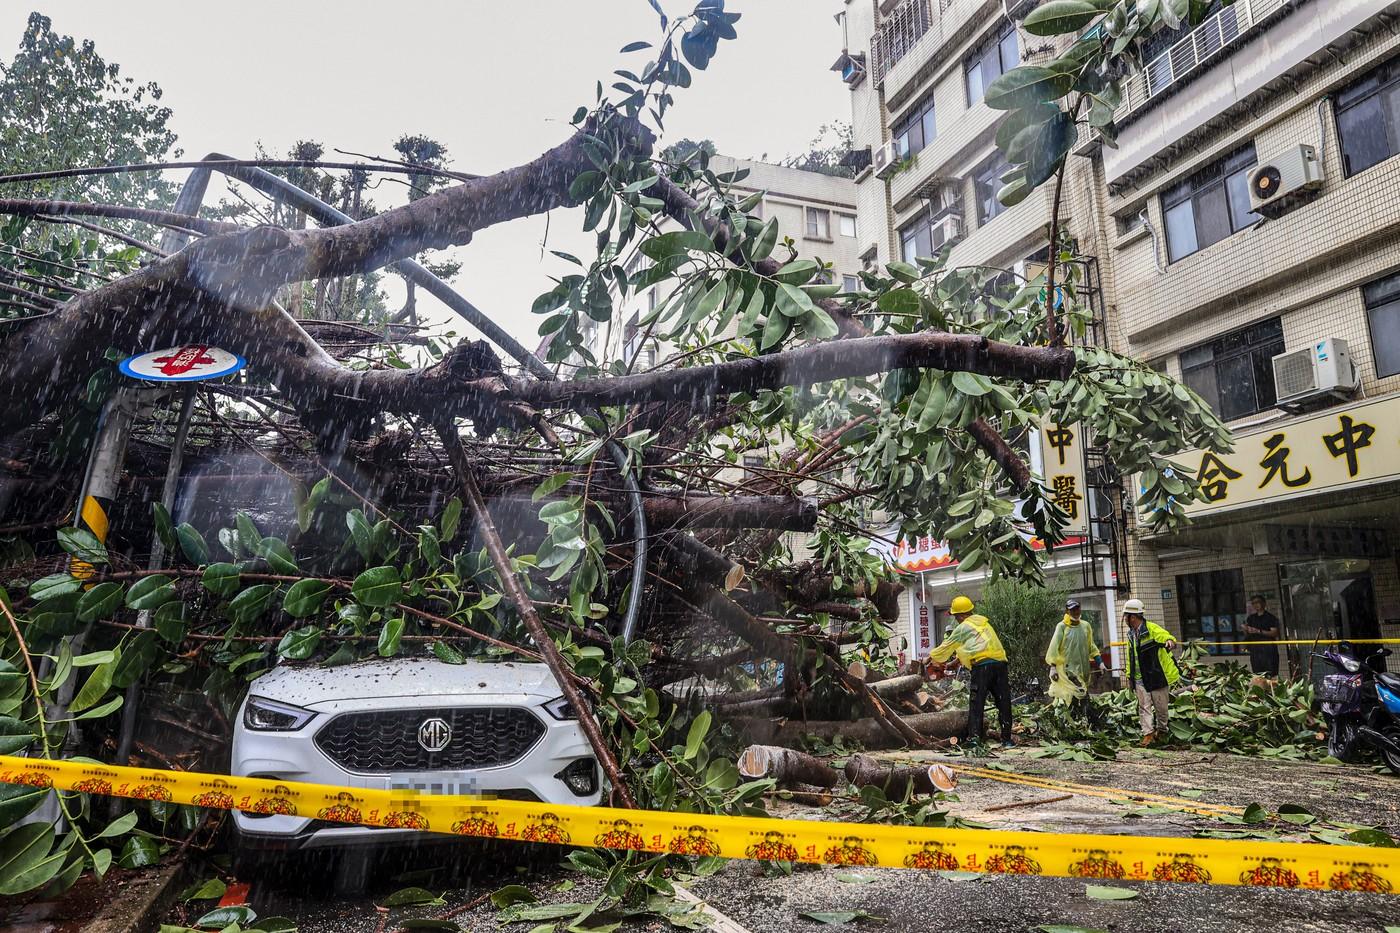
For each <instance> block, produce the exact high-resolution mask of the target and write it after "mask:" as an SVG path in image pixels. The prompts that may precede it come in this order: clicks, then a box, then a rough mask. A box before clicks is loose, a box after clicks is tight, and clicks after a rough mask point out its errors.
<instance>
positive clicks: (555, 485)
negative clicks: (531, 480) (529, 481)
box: [530, 473, 574, 502]
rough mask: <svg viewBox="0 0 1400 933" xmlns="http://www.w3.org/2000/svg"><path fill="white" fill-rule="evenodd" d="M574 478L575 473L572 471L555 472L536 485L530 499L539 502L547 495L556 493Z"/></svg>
mask: <svg viewBox="0 0 1400 933" xmlns="http://www.w3.org/2000/svg"><path fill="white" fill-rule="evenodd" d="M573 478H574V474H572V473H555V474H554V475H553V476H550V477H548V478H546V479H545V481H544V482H542V483H540V484H539V486H537V487H535V491H534V492H533V493H531V494H530V501H532V502H539V501H540V500H541V499H543V498H545V497H547V496H552V495H554V494H555V493H556V492H558V491H559V490H560V489H563V488H564V487H565V486H567V485H568V484H569V481H570V480H572V479H573Z"/></svg>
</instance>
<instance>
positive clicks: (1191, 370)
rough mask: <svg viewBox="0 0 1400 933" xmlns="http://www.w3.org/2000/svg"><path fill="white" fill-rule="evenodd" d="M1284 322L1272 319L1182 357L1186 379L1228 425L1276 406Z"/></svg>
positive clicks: (1200, 347)
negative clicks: (1276, 362) (1276, 374)
mask: <svg viewBox="0 0 1400 933" xmlns="http://www.w3.org/2000/svg"><path fill="white" fill-rule="evenodd" d="M1283 349H1284V347H1283V321H1282V319H1280V318H1271V319H1269V320H1267V321H1261V322H1259V323H1258V324H1254V325H1251V326H1250V327H1246V328H1245V329H1244V330H1237V331H1235V332H1234V333H1231V334H1226V335H1225V336H1223V337H1217V338H1216V339H1215V340H1212V341H1211V342H1210V343H1206V344H1202V345H1201V346H1198V347H1193V348H1191V349H1190V350H1187V351H1185V352H1183V353H1182V354H1181V378H1182V381H1184V382H1185V383H1186V384H1187V385H1188V386H1190V387H1191V388H1192V389H1194V390H1195V391H1196V393H1197V394H1198V395H1200V396H1201V398H1203V399H1205V400H1206V402H1207V403H1208V404H1209V405H1210V407H1211V408H1213V409H1215V413H1216V414H1218V415H1219V416H1220V417H1221V418H1224V419H1225V420H1226V421H1232V420H1234V419H1235V418H1243V417H1244V416H1245V415H1252V414H1254V413H1255V412H1260V411H1263V410H1264V409H1266V408H1273V407H1274V402H1275V401H1277V395H1276V394H1275V389H1274V364H1273V358H1274V357H1275V356H1278V355H1279V354H1280V353H1282V352H1283Z"/></svg>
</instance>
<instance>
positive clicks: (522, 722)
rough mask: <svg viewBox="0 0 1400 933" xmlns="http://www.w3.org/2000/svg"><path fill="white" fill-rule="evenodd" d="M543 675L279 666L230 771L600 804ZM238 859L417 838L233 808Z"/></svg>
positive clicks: (506, 666)
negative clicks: (280, 851) (276, 851)
mask: <svg viewBox="0 0 1400 933" xmlns="http://www.w3.org/2000/svg"><path fill="white" fill-rule="evenodd" d="M561 692H562V691H561V690H560V689H559V684H558V682H557V681H556V680H555V679H554V676H553V675H552V674H551V673H550V672H549V669H548V668H547V667H545V666H544V665H543V664H515V663H510V662H504V661H502V662H486V661H468V662H467V663H465V664H445V663H443V662H441V661H438V660H436V659H431V658H394V659H390V660H374V661H361V662H359V663H356V664H348V665H344V666H340V667H332V668H318V667H278V668H274V669H273V670H272V671H270V672H268V673H267V674H264V675H263V676H262V677H259V678H258V679H257V680H255V681H253V683H252V684H251V686H250V687H249V691H248V696H247V698H246V699H245V700H244V701H243V705H242V707H241V708H240V709H239V711H238V718H237V723H236V725H235V726H234V732H233V761H232V765H231V771H230V773H231V774H234V775H240V776H250V777H262V778H268V779H274V780H288V781H309V782H312V783H317V784H335V785H340V786H344V787H364V788H386V789H390V788H409V787H411V788H415V789H417V790H420V791H427V792H430V793H442V794H490V795H493V796H495V797H499V798H506V799H512V800H530V801H535V800H538V801H543V802H546V803H569V804H578V805H582V806H593V805H596V804H597V803H598V802H599V801H600V800H601V798H602V781H601V777H600V775H599V771H598V763H597V760H596V759H595V758H594V756H593V750H592V748H591V747H590V746H589V744H588V739H587V738H586V737H585V736H584V734H583V730H582V729H580V728H579V724H578V721H577V719H576V718H575V716H574V711H573V710H572V709H571V708H570V706H569V704H568V703H567V702H566V701H565V700H564V698H563V697H562V696H561V695H560V694H561ZM233 823H234V828H235V831H236V833H237V837H238V850H239V853H240V855H241V856H243V857H253V856H255V855H256V853H258V852H259V851H266V850H283V851H286V850H293V849H298V850H299V849H308V848H317V847H326V846H353V845H366V844H368V845H379V844H382V843H386V842H394V841H400V840H404V839H407V838H411V837H413V836H415V835H416V836H418V837H419V838H421V834H416V833H414V832H413V831H412V830H400V829H381V828H375V827H368V826H347V825H345V824H343V823H334V822H328V821H324V820H317V819H312V818H308V817H305V816H286V815H280V814H276V813H268V814H260V813H244V812H242V811H238V810H235V811H234V814H233Z"/></svg>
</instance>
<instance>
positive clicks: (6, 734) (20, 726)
mask: <svg viewBox="0 0 1400 933" xmlns="http://www.w3.org/2000/svg"><path fill="white" fill-rule="evenodd" d="M37 738H39V733H38V732H36V731H35V730H34V729H32V728H31V727H30V726H29V724H28V723H26V722H24V721H23V720H20V719H15V718H14V717H13V716H0V755H13V754H14V753H15V752H18V751H21V750H23V749H25V748H28V747H29V746H30V745H31V744H32V743H33V742H34V740H35V739H37ZM3 803H4V802H3V801H0V806H3Z"/></svg>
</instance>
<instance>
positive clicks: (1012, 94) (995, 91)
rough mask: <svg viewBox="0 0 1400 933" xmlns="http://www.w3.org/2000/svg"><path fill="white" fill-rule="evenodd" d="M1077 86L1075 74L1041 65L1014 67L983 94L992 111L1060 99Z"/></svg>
mask: <svg viewBox="0 0 1400 933" xmlns="http://www.w3.org/2000/svg"><path fill="white" fill-rule="evenodd" d="M1073 86H1074V76H1073V75H1067V74H1065V73H1063V72H1059V71H1051V70H1050V69H1049V68H1042V67H1040V66H1039V65H1022V66H1021V67H1019V68H1013V69H1011V70H1010V71H1008V72H1007V73H1006V74H1004V75H1002V76H1001V77H1000V78H997V79H996V80H995V81H993V82H992V83H991V84H990V85H989V86H988V87H987V92H986V94H985V95H984V96H983V100H985V101H986V102H987V106H988V107H991V108H992V109H993V110H1017V109H1020V108H1022V107H1034V106H1035V105H1036V104H1040V103H1045V102H1047V101H1052V100H1059V99H1060V98H1061V97H1064V96H1065V95H1066V94H1068V93H1069V92H1070V88H1072V87H1073Z"/></svg>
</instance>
